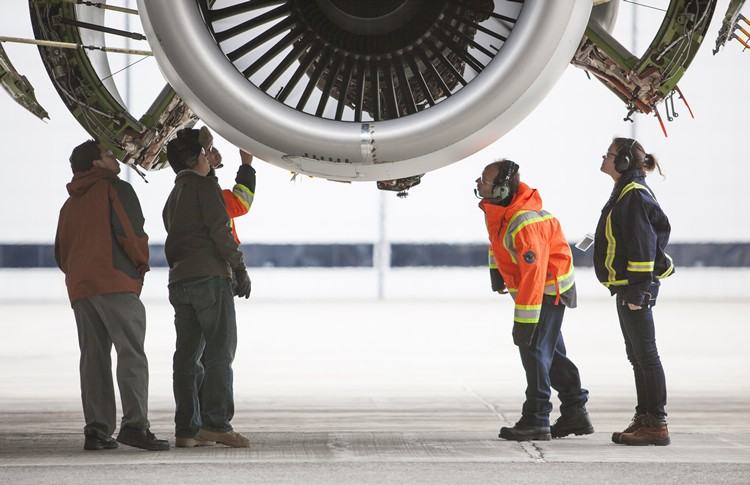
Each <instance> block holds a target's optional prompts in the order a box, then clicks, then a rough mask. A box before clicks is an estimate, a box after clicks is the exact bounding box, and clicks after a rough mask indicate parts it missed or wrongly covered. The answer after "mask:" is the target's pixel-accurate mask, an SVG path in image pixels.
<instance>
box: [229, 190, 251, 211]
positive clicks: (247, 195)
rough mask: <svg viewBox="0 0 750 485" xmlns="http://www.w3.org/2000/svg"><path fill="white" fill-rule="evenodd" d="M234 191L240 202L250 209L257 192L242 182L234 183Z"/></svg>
mask: <svg viewBox="0 0 750 485" xmlns="http://www.w3.org/2000/svg"><path fill="white" fill-rule="evenodd" d="M232 193H233V194H234V195H236V196H237V199H238V200H239V201H240V204H242V205H243V206H244V207H245V209H247V210H250V206H251V205H253V199H254V198H255V194H254V193H253V192H252V191H251V190H250V189H248V188H247V187H245V186H244V185H242V184H234V188H232Z"/></svg>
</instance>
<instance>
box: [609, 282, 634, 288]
mask: <svg viewBox="0 0 750 485" xmlns="http://www.w3.org/2000/svg"><path fill="white" fill-rule="evenodd" d="M603 284H604V286H606V287H607V288H609V287H610V286H626V285H628V284H630V282H629V281H628V280H613V281H605V282H604V283H603Z"/></svg>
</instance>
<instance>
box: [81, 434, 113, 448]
mask: <svg viewBox="0 0 750 485" xmlns="http://www.w3.org/2000/svg"><path fill="white" fill-rule="evenodd" d="M117 446H118V445H117V441H115V440H114V438H112V437H111V436H101V435H97V434H87V435H86V440H85V441H84V442H83V449H84V450H89V451H95V450H114V449H117Z"/></svg>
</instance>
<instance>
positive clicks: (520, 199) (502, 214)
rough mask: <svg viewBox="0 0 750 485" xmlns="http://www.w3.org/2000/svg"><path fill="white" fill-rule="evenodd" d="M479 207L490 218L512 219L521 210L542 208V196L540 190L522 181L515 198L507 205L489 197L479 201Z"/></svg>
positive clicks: (492, 219)
mask: <svg viewBox="0 0 750 485" xmlns="http://www.w3.org/2000/svg"><path fill="white" fill-rule="evenodd" d="M479 208H480V209H482V210H483V211H484V213H485V215H486V217H487V219H488V220H491V221H501V220H506V219H510V218H511V217H512V216H513V214H515V213H516V212H518V211H520V210H535V211H538V210H541V209H542V197H541V196H540V195H539V191H537V190H536V189H532V188H531V187H529V186H528V185H526V184H525V183H523V182H521V183H520V184H519V185H518V191H517V192H516V195H514V196H513V200H512V201H511V202H510V204H509V205H508V206H507V207H503V206H501V205H497V204H493V203H491V202H490V201H489V200H487V199H482V201H481V202H479Z"/></svg>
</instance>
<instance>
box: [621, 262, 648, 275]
mask: <svg viewBox="0 0 750 485" xmlns="http://www.w3.org/2000/svg"><path fill="white" fill-rule="evenodd" d="M627 270H628V271H630V272H633V273H650V272H652V271H653V270H654V262H653V261H628V267H627Z"/></svg>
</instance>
